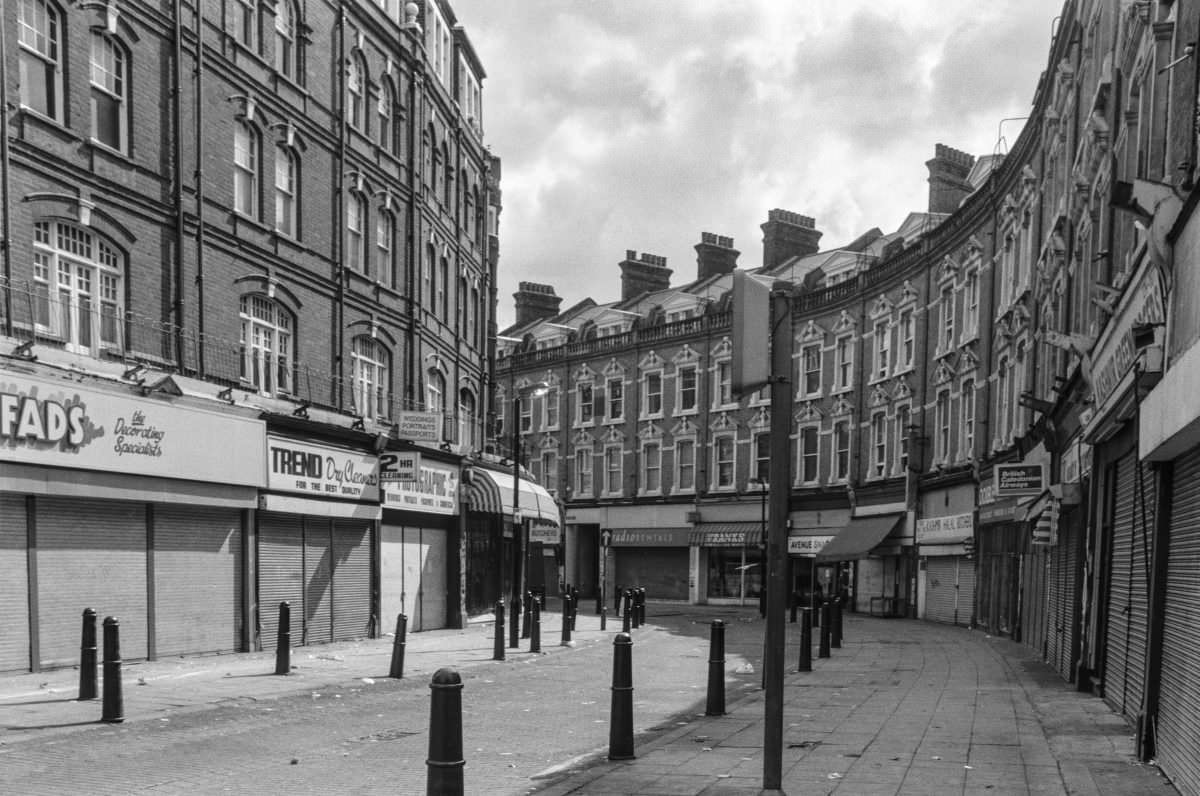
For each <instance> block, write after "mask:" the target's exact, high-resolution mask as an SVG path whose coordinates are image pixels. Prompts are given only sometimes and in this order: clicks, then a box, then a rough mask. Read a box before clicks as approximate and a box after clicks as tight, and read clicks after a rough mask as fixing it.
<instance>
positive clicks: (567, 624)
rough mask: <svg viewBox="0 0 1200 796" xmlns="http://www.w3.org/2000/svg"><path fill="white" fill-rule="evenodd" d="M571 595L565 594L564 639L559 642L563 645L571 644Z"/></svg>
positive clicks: (563, 611) (563, 614)
mask: <svg viewBox="0 0 1200 796" xmlns="http://www.w3.org/2000/svg"><path fill="white" fill-rule="evenodd" d="M570 612H571V595H570V594H564V595H563V610H562V640H561V641H560V642H559V643H560V645H561V646H564V647H569V646H571V618H570V617H571V613H570Z"/></svg>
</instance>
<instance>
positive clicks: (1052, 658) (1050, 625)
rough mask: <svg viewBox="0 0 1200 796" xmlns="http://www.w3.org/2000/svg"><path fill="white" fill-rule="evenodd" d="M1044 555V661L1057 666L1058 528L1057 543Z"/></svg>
mask: <svg viewBox="0 0 1200 796" xmlns="http://www.w3.org/2000/svg"><path fill="white" fill-rule="evenodd" d="M1049 553H1050V554H1049V555H1048V556H1047V557H1046V561H1047V566H1048V567H1049V572H1048V573H1047V575H1046V662H1047V663H1049V664H1050V665H1051V666H1053V667H1054V668H1055V669H1058V668H1059V657H1060V655H1061V654H1062V653H1061V648H1062V609H1063V582H1062V581H1063V533H1062V528H1061V526H1060V528H1059V539H1058V544H1056V545H1054V547H1051V548H1050V551H1049Z"/></svg>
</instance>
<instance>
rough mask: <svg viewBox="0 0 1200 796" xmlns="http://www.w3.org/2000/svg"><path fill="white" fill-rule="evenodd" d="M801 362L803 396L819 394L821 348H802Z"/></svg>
mask: <svg viewBox="0 0 1200 796" xmlns="http://www.w3.org/2000/svg"><path fill="white" fill-rule="evenodd" d="M801 360H802V362H803V366H804V394H805V395H816V394H817V393H819V392H821V346H820V345H806V346H804V350H803V351H802V352H801Z"/></svg>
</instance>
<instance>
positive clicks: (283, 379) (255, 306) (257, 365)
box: [241, 293, 295, 395]
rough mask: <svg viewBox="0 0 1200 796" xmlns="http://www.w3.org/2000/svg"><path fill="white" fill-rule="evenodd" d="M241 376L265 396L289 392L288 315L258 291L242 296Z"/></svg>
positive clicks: (291, 348) (290, 337)
mask: <svg viewBox="0 0 1200 796" xmlns="http://www.w3.org/2000/svg"><path fill="white" fill-rule="evenodd" d="M241 319H242V370H241V377H242V380H243V381H245V382H249V383H250V384H251V385H253V387H254V388H255V389H257V390H260V391H262V392H263V393H265V394H267V395H281V394H287V393H291V392H292V391H293V388H292V383H293V380H292V371H293V369H294V359H293V358H294V356H295V353H294V351H295V349H294V341H293V334H294V332H293V330H294V328H295V324H294V322H293V320H292V314H291V313H290V312H288V311H287V310H286V309H284V307H283V306H282V305H280V304H279V302H277V301H275V300H273V299H270V298H268V297H267V296H264V295H261V294H257V293H256V294H253V295H249V296H243V297H242V304H241Z"/></svg>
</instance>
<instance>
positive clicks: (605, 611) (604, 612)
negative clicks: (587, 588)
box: [600, 605, 608, 630]
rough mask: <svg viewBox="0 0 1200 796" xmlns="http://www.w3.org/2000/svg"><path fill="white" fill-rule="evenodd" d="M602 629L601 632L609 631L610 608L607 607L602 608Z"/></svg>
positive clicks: (602, 606)
mask: <svg viewBox="0 0 1200 796" xmlns="http://www.w3.org/2000/svg"><path fill="white" fill-rule="evenodd" d="M600 629H601V630H607V629H608V606H607V605H601V606H600Z"/></svg>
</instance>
